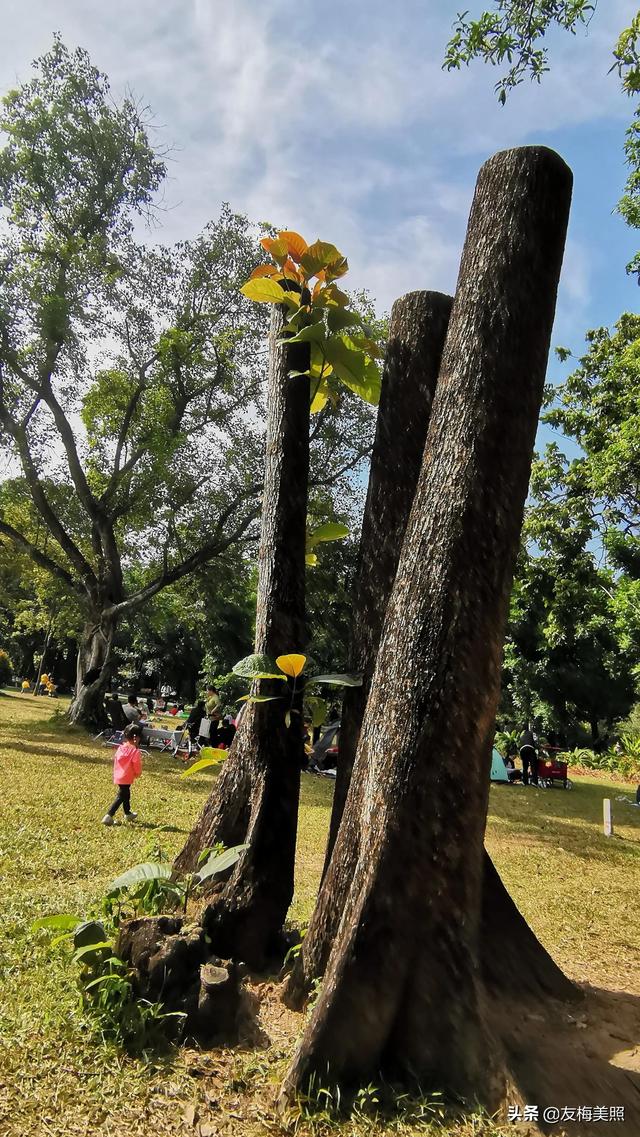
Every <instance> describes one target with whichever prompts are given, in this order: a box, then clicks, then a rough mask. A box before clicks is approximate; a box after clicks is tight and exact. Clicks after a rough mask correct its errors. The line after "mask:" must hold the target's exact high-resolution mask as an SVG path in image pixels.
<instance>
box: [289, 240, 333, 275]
mask: <svg viewBox="0 0 640 1137" xmlns="http://www.w3.org/2000/svg"><path fill="white" fill-rule="evenodd" d="M342 261H344V257H343V255H342V253H341V252H340V250H339V249H336V247H335V245H332V244H330V243H329V241H314V242H313V244H312V245H309V246H308V247H307V251H306V253H304V255H303V256H301V257H300V264H301V265H302V267H303V269H304V270H305V272H306V273H307V275H308V276H315V275H316V273H317V272H321V271H322V269H323V268H328V266H329V265H332V264H335V265H337V264H339V263H341V262H342Z"/></svg>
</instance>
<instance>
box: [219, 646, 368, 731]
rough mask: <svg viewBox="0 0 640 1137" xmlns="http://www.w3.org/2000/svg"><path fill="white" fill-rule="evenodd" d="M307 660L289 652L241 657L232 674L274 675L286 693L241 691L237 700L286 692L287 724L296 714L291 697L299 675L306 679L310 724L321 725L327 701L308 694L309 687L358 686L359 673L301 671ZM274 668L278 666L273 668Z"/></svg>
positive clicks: (250, 676)
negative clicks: (307, 673) (265, 693)
mask: <svg viewBox="0 0 640 1137" xmlns="http://www.w3.org/2000/svg"><path fill="white" fill-rule="evenodd" d="M308 662H309V660H308V657H307V656H306V655H299V654H297V653H292V654H290V655H279V656H278V658H277V659H276V660H275V663H274V662H273V661H272V660H270V659H269V658H268V657H267V656H266V655H248V656H246V658H245V659H241V660H240V661H239V663H236V664H235V665H234V668H233V670H234V672H235V674H236V675H242V676H243V677H244V678H245V679H251V680H252V681H255V680H260V679H272V680H273V679H277V680H280V681H281V682H284V683H288V691H287V695H286V696H285V695H261V694H254V693H253V692H252V693H251V694H250V695H243V696H242V698H241V699H240V700H239V702H241V703H272V702H277V701H278V700H284V699H285V698H287V696H288V707H287V709H286V711H285V722H286V724H287V726H290V725H291V715H292V714H299V711H297V710H296V709H295V708H294V706H293V703H294V699H295V696H296V694H297V693H298V692H299V685H298V680H299V679H301V678H302V682H305V680H306V688H305V702H306V704H307V707H308V709H309V711H310V712H311V716H312V721H313V725H314V726H321V725H322V723H323V722H324V720H325V718H326V714H327V705H326V702H325V701H324V699H321V698H319V697H318V696H317V695H315V694H310V693H309V689H310V688H311V689H313V687H314V686H315V685H316V684H317V685H318V686H320V687H321V686H323V685H327V686H330V687H361V686H362V675H359V674H351V675H347V674H328V675H309V676H307V675H305V674H304V672H305V668H306V666H307V663H308ZM276 668H278V670H276Z"/></svg>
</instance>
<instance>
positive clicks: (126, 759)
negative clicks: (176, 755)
mask: <svg viewBox="0 0 640 1137" xmlns="http://www.w3.org/2000/svg"><path fill="white" fill-rule="evenodd" d="M141 738H142V727H141V726H139V725H138V723H135V722H132V723H129V726H127V727H125V731H124V742H123V743H122V745H121V746H119V747H118V749H117V750H116V752H115V754H114V756H113V781H114V784H115V785H116V786H117V787H118V792H117V794H116V796H115V798H114V800H113V802H112V803H111V805H110V806H109V809H108V810H107V812H106V813H105V815H104V817H103V818H102V824H103V825H114V824H115V822H114V820H113V819H114V816H115V814H116V813H117V812H118V810H119V808H120V806H122V808H123V810H124V816H125V820H126V821H135V819H136V817H137V816H138V815H137V813H134V812H133V810H132V809H131V786H132V785H133V783H134V782H135V780H136V778H139V777H140V775H141V774H142V757H141V754H140V740H141Z"/></svg>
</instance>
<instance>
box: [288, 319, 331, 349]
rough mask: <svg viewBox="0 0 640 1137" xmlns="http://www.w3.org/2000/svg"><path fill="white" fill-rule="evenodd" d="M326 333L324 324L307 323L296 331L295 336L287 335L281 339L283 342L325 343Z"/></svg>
mask: <svg viewBox="0 0 640 1137" xmlns="http://www.w3.org/2000/svg"><path fill="white" fill-rule="evenodd" d="M325 338H326V333H325V329H324V324H307V325H306V326H305V327H304V328H301V329H300V331H299V332H296V334H295V336H286V337H284V338H283V339H281V340H279V343H281V344H289V343H317V344H324V342H325Z"/></svg>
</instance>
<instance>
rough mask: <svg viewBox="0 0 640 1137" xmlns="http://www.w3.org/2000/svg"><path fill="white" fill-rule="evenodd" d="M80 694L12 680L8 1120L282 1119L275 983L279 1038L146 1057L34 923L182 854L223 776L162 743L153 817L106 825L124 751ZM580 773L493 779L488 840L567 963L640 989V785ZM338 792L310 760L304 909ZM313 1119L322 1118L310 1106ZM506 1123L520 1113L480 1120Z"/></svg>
mask: <svg viewBox="0 0 640 1137" xmlns="http://www.w3.org/2000/svg"><path fill="white" fill-rule="evenodd" d="M65 708H66V704H65V702H64V701H63V700H62V699H61V700H58V701H57V702H55V703H54V702H52V701H50V700H48V699H43V698H36V697H34V696H32V695H27V696H22V695H18V694H10V693H7V694H4V695H2V694H0V762H1V766H2V772H3V774H2V805H1V807H0V818H1V821H0V893H1V909H0V911H1V913H2V919H1V921H0V1133H2V1135H3V1137H31V1135H32V1134H33V1135H36V1134H37V1135H40V1134H42V1135H49V1137H60V1135H63V1134H64V1135H70V1134H88V1133H99V1134H112V1135H113V1137H116V1135H117V1137H120V1135H128V1134H140V1135H144V1137H151V1135H154V1137H155V1135H156V1134H157V1135H164V1134H168V1133H192V1134H201V1137H215V1135H217V1134H225V1135H226V1134H231V1133H236V1134H241V1133H244V1132H246V1133H252V1134H253V1133H255V1134H258V1133H267V1132H272V1133H274V1132H276V1131H279V1127H278V1126H277V1125H276V1124H275V1123H274V1122H273V1121H272V1113H271V1111H270V1108H269V1095H270V1093H271V1087H272V1085H273V1083H274V1081H275V1079H277V1077H278V1076H279V1075H280V1074H281V1072H282V1069H283V1067H284V1065H285V1064H286V1061H287V1057H288V1055H289V1054H290V1052H291V1048H292V1046H293V1042H294V1040H295V1034H296V1033H299V1032H300V1030H301V1028H302V1025H303V1018H302V1016H293V1015H292V1014H291V1013H290V1012H286V1011H285V1010H284V1008H281V1007H280V1004H279V1003H278V1001H277V998H276V997H275V994H274V991H275V986H274V984H273V983H270V982H265V983H264V984H262V985H261V986H260V987H259V988H258V990H259V992H260V993H261V994H262V995H263V996H264V1001H265V1007H266V1008H267V1010H266V1011H265V1018H264V1022H263V1025H264V1027H265V1030H266V1033H267V1034H268V1035H269V1038H270V1042H271V1045H270V1047H269V1048H268V1049H258V1050H255V1049H254V1050H248V1049H246V1050H244V1051H238V1050H236V1051H214V1052H211V1054H201V1053H199V1052H197V1051H193V1050H188V1051H187V1050H180V1051H177V1052H176V1053H174V1054H171V1055H170V1056H169V1057H167V1058H164V1059H160V1058H158V1057H157V1056H153V1055H151V1056H149V1057H148V1058H147V1060H143V1059H135V1060H134V1059H131V1058H129V1057H126V1056H124V1055H122V1054H121V1053H119V1052H118V1051H117V1050H116V1049H115V1048H114V1047H112V1046H110V1045H108V1044H105V1043H103V1042H102V1041H101V1040H100V1039H96V1037H95V1035H94V1034H92V1031H91V1024H90V1022H89V1021H88V1020H87V1017H86V1015H85V1014H84V1012H83V1011H82V1010H81V1008H80V1004H79V1000H78V992H77V989H76V988H75V987H74V975H73V969H72V968H70V967H68V966H67V964H66V963H65V950H64V949H60V950H59V951H57V952H54V953H53V954H52V953H50V952H49V951H48V947H47V945H48V940H47V937H46V936H45V935H44V934H39V935H36V936H33V935H32V934H31V932H30V927H31V924H32V922H33V920H35V919H36V918H37V917H39V916H43V915H47V914H51V913H56V912H74V913H76V912H77V913H78V914H79V915H82V914H84V913H85V912H86V911H87V909H88V908H89V907H90V906H91V905H92V903H94V902H95V900H96V898H97V897H99V896H100V894H101V892H102V891H103V890H104V888H105V886H106V885H107V884H108V883H109V881H110V880H112V879H113V877H114V876H116V875H118V874H119V873H120V872H122V871H123V870H124V869H125V868H128V867H129V866H131V865H133V864H136V863H137V862H139V861H143V860H147V859H149V856H150V854H152V851H153V849H154V848H156V847H157V846H158V845H160V846H161V847H162V848H163V849H164V850H165V852H166V853H167V854H168V855H169V856H171V855H172V854H173V853H175V852H176V851H177V850H178V849H179V848H180V846H181V845H182V843H183V841H184V838H185V836H186V834H187V833H188V831H189V829H190V827H191V825H192V823H193V821H194V820H195V818H196V816H197V814H198V812H199V809H200V807H201V805H202V802H203V800H204V798H205V795H206V793H207V791H208V789H209V787H210V785H211V780H210V778H209V777H207V776H206V775H205V774H203V775H202V776H201V777H194V778H193V779H192V780H190V781H180V780H179V777H178V775H179V773H180V771H181V769H182V767H181V765H180V764H178V763H177V762H176V761H175V759H172V758H171V757H168V756H166V755H160V754H158V753H157V752H153V753H152V755H151V757H150V758H149V759H148V761H147V765H146V768H145V771H144V776H143V778H142V779H141V781H140V782H139V783H137V784H136V786H135V788H134V791H133V795H132V804H133V808H134V809H135V810H137V811H138V814H139V821H138V823H137V824H136V825H135V827H133V826H129V827H127V826H125V825H119V826H115V827H113V828H111V829H107V828H105V827H103V826H102V825H101V824H100V818H101V816H102V815H103V813H104V812H105V809H106V807H107V806H108V804H109V803H110V800H111V797H112V793H113V787H112V784H111V760H112V752H111V751H110V750H108V749H107V748H101V747H100V746H99V745H97V744H95V743H93V742H91V741H90V740H89V739H87V737H86V736H85V735H84V734H83V733H81V732H79V731H76V730H72V729H69V728H68V727H67V725H66V722H65V719H64V711H65ZM574 782H575V789H574V790H573V791H572V792H570V793H569V792H564V791H562V790H560V789H557V790H548V791H542V790H534V789H523V788H520V787H502V786H499V787H492V789H491V800H490V814H489V822H488V830H487V845H488V848H489V851H490V853H491V855H492V856H493V858H494V860H495V862H496V865H497V867H498V869H499V870H500V872H501V874H502V876H503V878H504V880H505V882H506V884H507V887H508V888H509V889H510V891H511V893H512V895H513V896H514V898H515V900H516V901H517V903H518V905H519V906H520V908H521V910H522V911H523V913H524V914H525V916H526V917H527V919H528V920H529V922H530V923H531V925H532V926H533V928H534V929H535V931H536V933H537V934H538V936H539V937H540V939H541V940H542V941H543V943H544V944H545V946H546V947H547V948H548V949H549V950H550V951H551V953H552V954H553V956H554V957H555V958H556V960H557V961H558V962H559V963H560V964H561V966H562V967H563V968H564V969H565V971H566V972H567V973H568V974H569V975H570V976H571V977H572V978H575V979H577V980H580V981H582V982H588V983H590V984H592V985H594V986H596V987H603V988H609V989H611V990H616V991H624V992H628V993H629V994H630V995H636V996H638V995H640V905H639V904H638V881H639V874H638V866H639V864H640V860H639V858H640V817H638V814H640V810H636V809H633V808H631V806H630V805H628V804H627V803H626V802H618V801H617V800H616V798H617V797H618V796H620V795H624V796H625V798H626V799H628V800H629V801H630V800H632V798H633V796H634V795H633V793H632V787H627V786H624V785H621V784H613V783H611V782H609V781H605V780H602V779H597V780H596V779H595V778H587V777H585V778H575V779H574ZM331 792H332V784H331V783H330V782H329V781H328V780H324V779H319V778H312V777H310V776H305V777H303V787H302V804H301V813H300V829H299V843H298V859H297V882H296V892H295V897H294V901H293V905H292V910H291V916H292V919H294V920H300V921H302V920H306V919H308V917H309V915H310V912H311V909H312V906H313V899H314V894H315V890H316V888H317V884H318V879H319V874H320V870H321V866H322V859H323V854H324V843H325V836H326V829H327V825H328V816H329V807H330V800H331ZM603 797H610V798H612V799H613V806H614V822H615V830H616V835H615V837H613V838H611V839H606V838H605V837H604V836H603V834H602V799H603ZM418 1128H420V1126H419V1125H416V1126H414V1127H413V1129H410V1128H409V1129H405V1131H406V1132H410V1131H416V1130H417V1129H418ZM299 1131H300V1132H307V1131H308V1126H307V1123H306V1122H305V1123H304V1124H301V1125H300V1126H299ZM346 1131H347V1127H345V1132H346ZM356 1131H358V1132H360V1130H357V1126H356V1127H355V1128H354V1127H353V1125H350V1126H349V1127H348V1132H349V1133H351V1132H356ZM378 1131H379V1132H383V1130H382V1129H379V1130H378ZM384 1131H386V1129H385V1130H384ZM394 1131H399V1130H397V1129H396V1130H394ZM503 1131H504V1132H505V1133H506V1132H509V1133H512V1134H513V1133H514V1132H515V1129H514V1127H513V1126H509V1127H508V1129H507V1128H505V1129H504V1130H503V1129H501V1128H500V1127H498V1128H494V1127H493V1126H491V1125H488V1126H486V1127H485V1126H482V1127H479V1128H476V1129H474V1130H473V1132H474V1133H476V1134H480V1133H487V1134H489V1133H498V1132H503ZM362 1132H364V1129H363V1130H362ZM450 1132H451V1133H454V1132H455V1133H460V1134H462V1133H465V1134H466V1133H467V1132H468V1133H471V1132H472V1130H471V1129H467V1128H466V1127H465V1126H461V1127H460V1128H458V1127H453V1128H452V1129H451V1130H450ZM574 1132H577V1130H574ZM629 1132H631V1130H630V1131H629Z"/></svg>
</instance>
